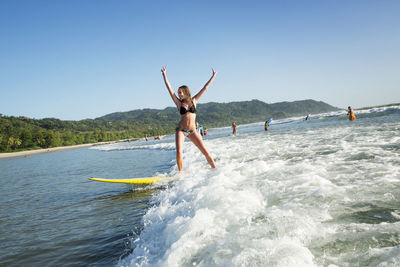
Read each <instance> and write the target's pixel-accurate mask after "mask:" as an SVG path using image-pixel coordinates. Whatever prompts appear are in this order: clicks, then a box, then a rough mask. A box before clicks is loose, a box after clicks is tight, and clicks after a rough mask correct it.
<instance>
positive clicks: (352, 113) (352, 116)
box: [347, 106, 356, 121]
mask: <svg viewBox="0 0 400 267" xmlns="http://www.w3.org/2000/svg"><path fill="white" fill-rule="evenodd" d="M347 115H349V120H351V121H354V120H355V119H356V115H354V110H353V108H352V107H350V106H349V107H348V108H347Z"/></svg>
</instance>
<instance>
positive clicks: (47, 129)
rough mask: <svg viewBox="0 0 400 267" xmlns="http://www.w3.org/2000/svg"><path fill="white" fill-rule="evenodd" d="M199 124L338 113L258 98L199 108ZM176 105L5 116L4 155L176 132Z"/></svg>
mask: <svg viewBox="0 0 400 267" xmlns="http://www.w3.org/2000/svg"><path fill="white" fill-rule="evenodd" d="M197 110H198V113H197V114H198V116H197V121H198V122H200V123H201V124H202V125H204V126H205V127H207V128H212V127H222V126H229V125H231V123H232V122H233V121H235V122H236V123H238V124H240V123H252V122H259V121H264V120H267V119H268V118H271V117H272V118H274V119H281V118H286V117H292V116H305V115H307V114H309V113H310V114H311V113H314V114H315V113H321V112H329V111H334V110H337V108H335V107H333V106H331V105H328V104H326V103H324V102H321V101H320V102H318V101H315V100H302V101H294V102H280V103H274V104H267V103H264V102H262V101H259V100H252V101H242V102H231V103H214V102H210V103H205V104H198V105H197ZM179 119H180V115H179V113H178V111H177V109H176V108H175V107H168V108H165V109H163V110H158V109H141V110H132V111H128V112H116V113H112V114H108V115H105V116H102V117H100V118H96V119H86V120H81V121H62V120H59V119H55V118H45V119H41V120H37V119H31V118H27V117H14V116H10V117H8V116H2V115H1V114H0V152H12V151H21V150H29V149H37V148H49V147H56V146H66V145H76V144H85V143H96V142H102V141H114V140H121V139H128V138H141V137H144V136H145V135H146V134H147V135H149V136H152V135H160V134H171V133H173V132H174V131H175V127H176V125H177V123H178V122H179Z"/></svg>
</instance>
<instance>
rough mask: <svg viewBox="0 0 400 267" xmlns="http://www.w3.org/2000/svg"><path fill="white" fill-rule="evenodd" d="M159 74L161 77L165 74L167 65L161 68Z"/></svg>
mask: <svg viewBox="0 0 400 267" xmlns="http://www.w3.org/2000/svg"><path fill="white" fill-rule="evenodd" d="M161 72H162V74H163V75H165V74H167V65H165V67H162V68H161Z"/></svg>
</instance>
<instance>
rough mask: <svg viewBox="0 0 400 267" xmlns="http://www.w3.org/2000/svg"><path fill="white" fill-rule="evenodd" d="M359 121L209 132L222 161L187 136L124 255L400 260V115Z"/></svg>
mask: <svg viewBox="0 0 400 267" xmlns="http://www.w3.org/2000/svg"><path fill="white" fill-rule="evenodd" d="M328 116H330V115H328ZM357 123H359V122H358V121H357ZM357 123H351V122H349V123H348V124H341V125H335V124H332V123H331V124H329V123H327V124H326V125H318V127H313V125H308V126H298V127H293V128H285V130H284V131H282V130H279V129H276V131H275V132H274V131H273V130H272V129H271V130H270V132H268V133H266V132H263V131H262V130H260V131H253V132H250V133H246V134H240V133H239V134H238V135H237V136H225V137H221V138H217V139H213V140H206V141H205V142H206V145H207V147H208V149H209V150H210V152H211V154H212V155H213V156H214V158H216V163H217V169H215V170H212V169H210V168H209V166H208V165H207V162H206V161H205V159H204V157H203V156H202V155H201V153H200V152H199V151H198V150H197V148H196V147H194V146H193V145H192V144H191V143H190V142H188V141H186V142H185V144H184V168H185V170H186V171H184V173H183V174H181V177H180V178H179V179H177V180H176V182H174V183H173V185H172V186H170V187H168V188H167V189H166V190H163V191H162V192H160V194H158V195H156V196H154V199H153V201H154V205H153V207H152V208H150V210H149V211H148V212H147V214H146V215H145V216H144V218H143V220H144V229H143V231H142V232H141V233H140V236H139V237H138V238H137V239H136V240H134V241H133V247H134V251H133V253H132V254H131V255H129V256H128V257H126V258H125V259H123V260H121V261H120V263H119V265H121V266H328V265H331V266H354V265H356V266H357V265H358V266H361V265H363V266H364V265H370V264H371V265H378V266H396V265H398V264H400V256H399V255H400V253H399V250H398V246H399V244H400V227H399V226H400V225H399V221H400V219H399V216H400V215H399V213H398V206H397V209H396V208H394V206H396V205H398V204H399V203H400V157H399V149H398V145H399V144H400V139H399V137H398V131H399V127H398V121H397V122H391V123H385V124H383V123H381V124H380V127H383V128H384V130H382V128H378V127H376V125H365V124H362V123H359V124H357ZM257 125H258V124H255V126H257ZM271 128H272V127H271ZM239 129H240V128H239ZM171 144H172V145H173V142H171ZM175 171H176V167H174V169H173V170H171V172H175ZM393 203H394V204H393ZM387 240H389V241H387Z"/></svg>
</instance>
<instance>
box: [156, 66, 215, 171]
mask: <svg viewBox="0 0 400 267" xmlns="http://www.w3.org/2000/svg"><path fill="white" fill-rule="evenodd" d="M161 72H162V75H163V77H164V82H165V85H166V86H167V89H168V92H169V94H170V95H171V98H172V100H173V101H174V103H175V105H176V107H177V108H178V111H179V113H180V114H181V121H180V122H179V124H178V127H177V128H176V133H175V146H176V164H177V165H178V169H179V171H182V150H183V141H184V139H185V137H187V138H189V139H190V141H192V143H193V144H195V145H196V146H197V147H198V148H199V150H200V151H201V153H203V155H204V156H205V157H206V159H207V161H208V163H209V164H210V165H211V167H212V168H215V162H214V160H213V158H212V157H211V155H210V153H209V152H208V150H207V148H206V146H205V145H204V142H203V139H202V138H201V136H200V135H199V134H198V132H197V131H196V104H197V102H198V101H199V99H200V97H201V96H202V95H203V94H204V93H205V91H206V90H207V88H208V87H210V85H211V83H212V82H213V80H214V78H215V76H216V75H217V72H216V71H214V69H212V76H211V78H210V80H208V82H207V83H206V84H205V85H204V87H203V89H201V90H200V91H199V92H198V93H197V94H196V95H195V96H194V97H191V94H190V91H189V87H187V86H186V85H182V86H181V87H179V89H178V96H176V95H175V93H174V92H173V91H172V88H171V85H170V83H169V81H168V79H167V66H165V67H163V68H162V69H161Z"/></svg>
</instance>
